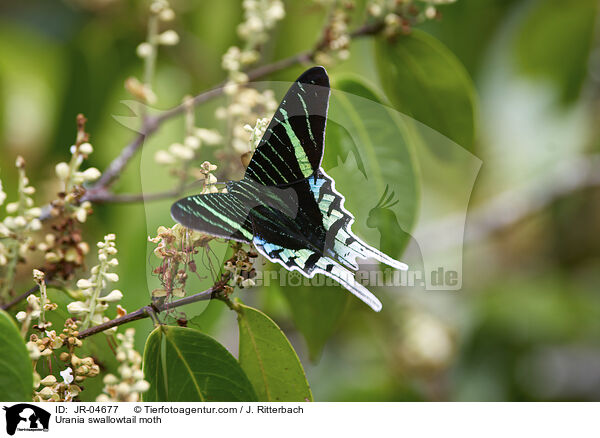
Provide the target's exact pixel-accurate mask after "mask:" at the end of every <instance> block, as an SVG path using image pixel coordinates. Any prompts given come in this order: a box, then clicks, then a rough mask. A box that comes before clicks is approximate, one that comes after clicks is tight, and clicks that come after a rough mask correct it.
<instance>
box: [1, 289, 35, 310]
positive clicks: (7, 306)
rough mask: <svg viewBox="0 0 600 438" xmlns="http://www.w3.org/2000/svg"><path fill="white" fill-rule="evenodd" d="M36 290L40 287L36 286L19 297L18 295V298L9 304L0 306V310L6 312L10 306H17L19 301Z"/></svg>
mask: <svg viewBox="0 0 600 438" xmlns="http://www.w3.org/2000/svg"><path fill="white" fill-rule="evenodd" d="M38 290H40V285H39V284H36V285H35V286H33V287H32V288H31V289H29V290H28V291H27V292H24V293H22V294H21V295H19V296H18V297H16V298H15V299H14V300H12V301H11V302H10V303H6V304H2V305H1V306H0V309H2V310H7V309H9V308H11V307H12V306H15V305H17V304H19V303H20V302H21V301H23V300H24V299H25V298H27V297H28V296H29V295H31V294H34V293H36V292H37V291H38Z"/></svg>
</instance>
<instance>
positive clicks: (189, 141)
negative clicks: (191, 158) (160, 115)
mask: <svg viewBox="0 0 600 438" xmlns="http://www.w3.org/2000/svg"><path fill="white" fill-rule="evenodd" d="M183 143H184V144H185V145H186V146H187V147H189V148H192V149H194V150H195V149H198V148H199V147H200V139H199V138H198V137H195V136H193V135H188V136H187V137H186V138H185V141H184V142H183Z"/></svg>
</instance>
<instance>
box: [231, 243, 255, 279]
mask: <svg viewBox="0 0 600 438" xmlns="http://www.w3.org/2000/svg"><path fill="white" fill-rule="evenodd" d="M256 257H258V254H257V253H256V252H254V251H253V250H251V251H246V250H244V249H242V248H235V251H234V254H233V257H231V258H230V259H229V260H227V261H226V262H225V266H224V267H225V270H226V271H228V272H230V273H231V279H232V281H233V284H234V285H236V286H238V287H241V288H250V287H253V286H254V285H255V282H254V277H256V269H254V261H253V260H252V259H256Z"/></svg>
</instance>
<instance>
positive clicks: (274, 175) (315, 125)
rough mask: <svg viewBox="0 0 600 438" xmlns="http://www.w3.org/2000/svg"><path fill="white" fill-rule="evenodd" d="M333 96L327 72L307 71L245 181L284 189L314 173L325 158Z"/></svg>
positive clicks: (268, 132)
mask: <svg viewBox="0 0 600 438" xmlns="http://www.w3.org/2000/svg"><path fill="white" fill-rule="evenodd" d="M329 94H330V88H329V77H328V76H327V72H326V71H325V69H324V68H323V67H313V68H311V69H308V70H306V71H305V72H304V73H303V74H302V75H301V76H300V77H299V78H298V79H297V80H296V82H294V84H293V85H292V86H291V87H290V89H289V90H288V92H287V93H286V95H285V97H284V98H283V100H282V101H281V104H280V105H279V108H278V109H277V111H276V112H275V115H274V116H273V119H271V123H270V124H269V126H268V127H267V130H266V132H265V135H264V136H263V138H262V139H261V141H260V143H259V144H258V147H257V148H256V151H255V152H254V155H253V156H252V161H250V164H249V165H248V169H246V174H245V176H244V178H249V179H251V180H253V181H255V182H257V183H259V184H262V185H268V186H283V185H289V184H293V183H296V182H298V181H301V180H303V179H306V178H308V177H309V176H311V175H312V174H314V172H315V171H316V170H317V169H318V168H319V167H320V166H321V160H322V158H323V147H324V141H325V125H326V123H327V107H328V105H329Z"/></svg>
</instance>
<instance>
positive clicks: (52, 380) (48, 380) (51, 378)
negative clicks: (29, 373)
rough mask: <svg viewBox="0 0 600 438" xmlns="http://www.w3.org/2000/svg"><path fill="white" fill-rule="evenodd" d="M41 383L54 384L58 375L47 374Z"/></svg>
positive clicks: (45, 384)
mask: <svg viewBox="0 0 600 438" xmlns="http://www.w3.org/2000/svg"><path fill="white" fill-rule="evenodd" d="M40 383H41V384H42V385H44V386H53V385H54V384H55V383H56V377H54V376H53V375H52V374H50V375H49V376H46V377H44V378H43V379H42V380H40Z"/></svg>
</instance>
